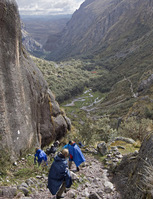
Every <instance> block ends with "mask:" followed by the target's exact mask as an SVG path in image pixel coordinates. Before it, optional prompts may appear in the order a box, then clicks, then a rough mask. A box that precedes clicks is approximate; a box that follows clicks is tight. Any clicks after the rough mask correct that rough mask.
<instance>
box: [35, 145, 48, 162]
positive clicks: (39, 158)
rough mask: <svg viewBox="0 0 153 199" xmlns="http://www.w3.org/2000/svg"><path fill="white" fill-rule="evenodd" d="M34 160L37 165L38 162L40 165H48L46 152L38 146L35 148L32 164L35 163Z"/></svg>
mask: <svg viewBox="0 0 153 199" xmlns="http://www.w3.org/2000/svg"><path fill="white" fill-rule="evenodd" d="M36 162H38V166H40V164H42V166H45V165H48V162H47V155H46V153H45V152H44V151H43V150H41V149H39V148H36V153H35V157H34V164H36Z"/></svg>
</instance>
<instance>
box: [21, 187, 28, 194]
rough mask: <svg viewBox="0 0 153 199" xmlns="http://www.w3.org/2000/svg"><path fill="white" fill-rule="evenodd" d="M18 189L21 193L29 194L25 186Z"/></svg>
mask: <svg viewBox="0 0 153 199" xmlns="http://www.w3.org/2000/svg"><path fill="white" fill-rule="evenodd" d="M19 190H20V191H23V193H24V195H25V196H28V195H29V190H28V189H27V188H25V187H19Z"/></svg>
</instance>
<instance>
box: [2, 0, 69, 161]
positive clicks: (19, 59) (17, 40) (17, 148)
mask: <svg viewBox="0 0 153 199" xmlns="http://www.w3.org/2000/svg"><path fill="white" fill-rule="evenodd" d="M67 121H68V119H66V117H64V116H63V115H62V113H61V111H60V108H59V105H58V104H57V102H56V101H55V98H54V96H53V94H52V93H51V91H50V90H48V86H47V83H46V81H45V80H44V78H43V76H42V73H41V72H40V71H39V70H38V68H37V67H36V66H35V64H34V63H33V62H32V60H31V59H30V58H29V56H28V54H27V53H26V51H25V50H24V49H23V47H22V44H21V28H20V19H19V14H18V8H17V5H16V2H15V1H14V0H0V150H2V149H4V148H5V150H8V151H9V152H10V154H11V158H12V159H13V158H14V157H17V156H18V155H21V154H22V153H23V152H25V150H28V149H29V148H31V147H34V146H36V145H37V146H40V145H41V146H42V147H43V146H45V145H47V144H49V143H50V142H51V141H52V140H54V139H60V137H62V136H63V135H64V134H65V133H66V132H67V129H68V127H69V126H70V124H67ZM68 122H69V121H68Z"/></svg>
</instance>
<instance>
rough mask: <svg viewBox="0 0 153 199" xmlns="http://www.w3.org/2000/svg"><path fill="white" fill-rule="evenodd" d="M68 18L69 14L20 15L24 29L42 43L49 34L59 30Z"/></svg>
mask: <svg viewBox="0 0 153 199" xmlns="http://www.w3.org/2000/svg"><path fill="white" fill-rule="evenodd" d="M70 18H71V15H21V20H22V21H23V23H24V24H25V30H26V31H27V32H28V33H30V35H31V37H32V38H33V39H34V40H36V41H37V42H38V43H40V44H42V45H43V44H44V43H46V41H47V39H48V37H49V35H50V34H57V33H58V32H61V31H62V30H63V28H64V27H65V25H66V23H67V22H68V21H69V20H70Z"/></svg>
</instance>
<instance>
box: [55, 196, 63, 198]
mask: <svg viewBox="0 0 153 199" xmlns="http://www.w3.org/2000/svg"><path fill="white" fill-rule="evenodd" d="M60 198H64V196H56V199H60Z"/></svg>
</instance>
